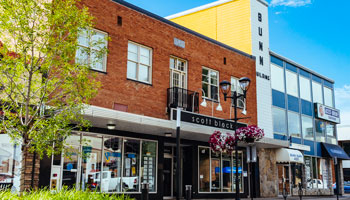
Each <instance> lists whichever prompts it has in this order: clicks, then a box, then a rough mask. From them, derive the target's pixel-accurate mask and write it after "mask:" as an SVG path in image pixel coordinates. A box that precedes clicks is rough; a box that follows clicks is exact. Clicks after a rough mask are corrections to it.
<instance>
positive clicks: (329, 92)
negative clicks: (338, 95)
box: [323, 87, 333, 107]
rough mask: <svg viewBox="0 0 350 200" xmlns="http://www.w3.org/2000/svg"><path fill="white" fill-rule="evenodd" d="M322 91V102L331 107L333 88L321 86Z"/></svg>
mask: <svg viewBox="0 0 350 200" xmlns="http://www.w3.org/2000/svg"><path fill="white" fill-rule="evenodd" d="M323 92H324V104H325V105H326V106H329V107H333V90H332V89H330V88H328V87H323Z"/></svg>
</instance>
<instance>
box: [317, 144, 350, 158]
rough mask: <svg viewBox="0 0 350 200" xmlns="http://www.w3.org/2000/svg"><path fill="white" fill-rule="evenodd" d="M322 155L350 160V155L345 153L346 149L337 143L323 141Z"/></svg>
mask: <svg viewBox="0 0 350 200" xmlns="http://www.w3.org/2000/svg"><path fill="white" fill-rule="evenodd" d="M322 155H324V156H328V157H331V158H339V159H343V160H350V157H349V155H348V154H347V153H345V151H344V149H343V148H341V147H340V146H339V145H335V144H327V143H322Z"/></svg>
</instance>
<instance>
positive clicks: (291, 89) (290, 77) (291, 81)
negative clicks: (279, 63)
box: [286, 70, 299, 97]
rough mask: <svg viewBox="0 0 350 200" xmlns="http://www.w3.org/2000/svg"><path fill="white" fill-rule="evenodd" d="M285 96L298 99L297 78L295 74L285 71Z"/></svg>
mask: <svg viewBox="0 0 350 200" xmlns="http://www.w3.org/2000/svg"><path fill="white" fill-rule="evenodd" d="M286 84H287V94H290V95H293V96H295V97H298V96H299V95H298V77H297V74H296V73H294V72H291V71H289V70H286Z"/></svg>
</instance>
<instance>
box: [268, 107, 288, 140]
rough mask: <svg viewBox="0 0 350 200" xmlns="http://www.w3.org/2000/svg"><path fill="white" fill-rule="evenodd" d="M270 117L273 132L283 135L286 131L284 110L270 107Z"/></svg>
mask: <svg viewBox="0 0 350 200" xmlns="http://www.w3.org/2000/svg"><path fill="white" fill-rule="evenodd" d="M272 117H273V131H274V133H278V134H283V135H285V134H286V133H287V125H286V111H285V110H282V109H279V108H272Z"/></svg>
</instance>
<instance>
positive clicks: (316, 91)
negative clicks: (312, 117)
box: [312, 81, 323, 104]
mask: <svg viewBox="0 0 350 200" xmlns="http://www.w3.org/2000/svg"><path fill="white" fill-rule="evenodd" d="M312 97H313V101H314V103H321V104H323V98H322V85H321V84H320V83H317V82H315V81H312Z"/></svg>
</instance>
